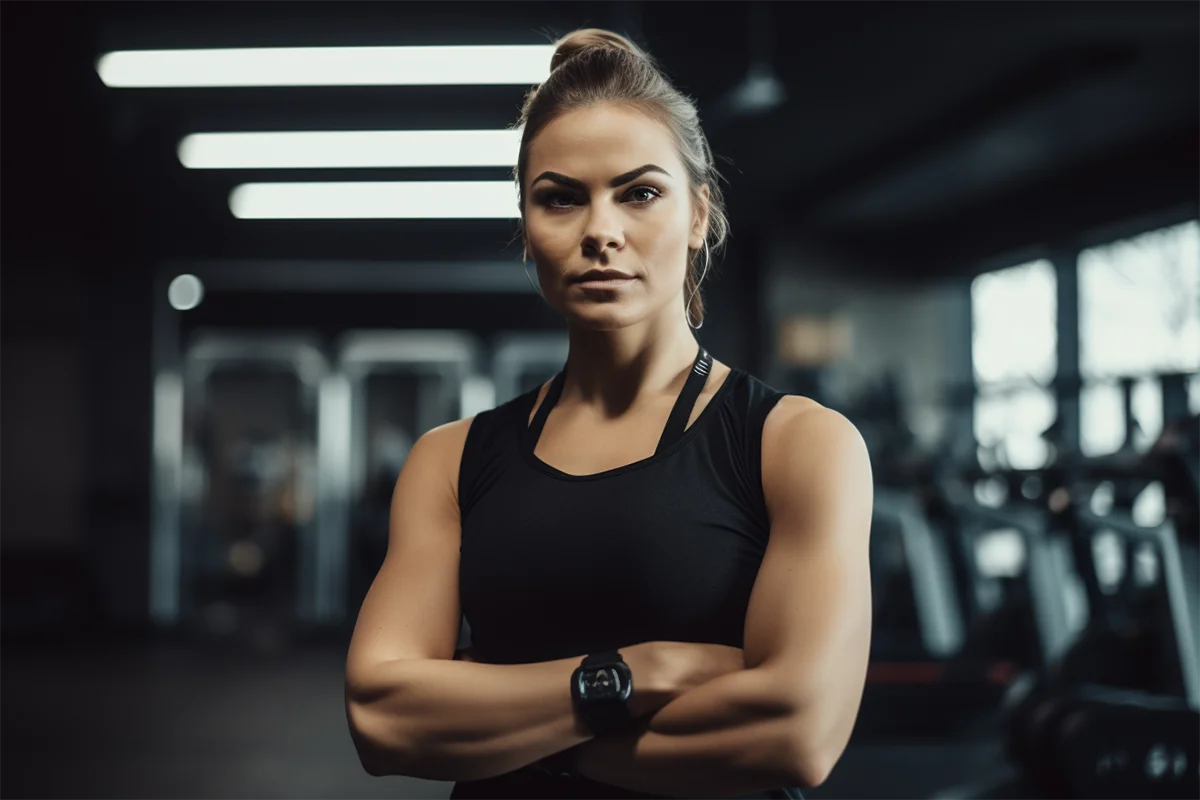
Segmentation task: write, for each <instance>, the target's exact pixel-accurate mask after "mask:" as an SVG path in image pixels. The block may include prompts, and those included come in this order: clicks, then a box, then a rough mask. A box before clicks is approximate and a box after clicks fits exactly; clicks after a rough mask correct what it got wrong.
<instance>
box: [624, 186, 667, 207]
mask: <svg viewBox="0 0 1200 800" xmlns="http://www.w3.org/2000/svg"><path fill="white" fill-rule="evenodd" d="M625 197H626V198H628V199H629V200H630V201H631V202H632V203H633V204H634V205H635V206H646V205H650V204H651V203H653V202H654V201H655V200H657V199H658V198H660V197H662V192H660V191H659V190H658V189H656V188H654V187H653V186H635V187H633V188H632V189H630V190H629V191H628V192H626V193H625Z"/></svg>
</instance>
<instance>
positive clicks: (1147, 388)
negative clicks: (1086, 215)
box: [1079, 221, 1200, 455]
mask: <svg viewBox="0 0 1200 800" xmlns="http://www.w3.org/2000/svg"><path fill="white" fill-rule="evenodd" d="M1197 369H1200V224H1198V223H1197V222H1195V221H1193V222H1187V223H1184V224H1182V225H1176V226H1173V227H1169V228H1163V229H1161V230H1157V231H1151V232H1150V233H1146V234H1143V235H1141V236H1137V237H1134V238H1132V239H1125V240H1122V241H1119V242H1114V243H1112V244H1108V245H1103V246H1101V247H1093V248H1091V249H1088V250H1084V251H1083V252H1081V253H1080V254H1079V371H1080V374H1081V376H1082V378H1083V381H1084V388H1083V391H1082V393H1081V395H1080V417H1081V418H1080V446H1081V448H1082V449H1083V452H1084V453H1085V454H1087V455H1102V454H1104V453H1111V452H1113V451H1114V450H1117V449H1118V448H1119V447H1120V446H1121V444H1122V443H1123V442H1124V441H1125V437H1126V431H1125V417H1124V412H1123V409H1122V400H1121V387H1120V384H1119V382H1118V380H1117V379H1118V378H1120V377H1123V376H1147V374H1148V373H1155V372H1191V371H1195V370H1197ZM1197 386H1198V384H1197V381H1196V379H1195V378H1193V379H1192V380H1191V382H1190V386H1189V396H1190V397H1189V406H1190V407H1191V408H1192V410H1193V412H1194V411H1195V410H1196V406H1197V399H1196V396H1197V394H1198V390H1197ZM1133 415H1134V418H1135V420H1136V421H1137V424H1138V428H1139V429H1140V430H1138V431H1134V436H1133V446H1134V447H1135V448H1136V449H1139V450H1145V449H1146V448H1147V447H1149V446H1150V444H1151V443H1152V442H1153V441H1154V439H1155V438H1156V437H1157V436H1158V435H1159V434H1160V433H1161V432H1162V426H1163V418H1162V389H1161V387H1160V385H1159V382H1158V381H1157V380H1155V379H1154V378H1152V377H1140V378H1139V379H1138V380H1137V382H1136V384H1135V385H1134V393H1133Z"/></svg>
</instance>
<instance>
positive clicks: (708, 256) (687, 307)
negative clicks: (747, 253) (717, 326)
mask: <svg viewBox="0 0 1200 800" xmlns="http://www.w3.org/2000/svg"><path fill="white" fill-rule="evenodd" d="M710 266H712V249H711V248H709V246H708V242H705V243H704V269H703V270H701V271H700V279H699V280H698V281H696V288H695V289H693V290H692V294H691V296H689V297H688V299H687V301H686V302H684V304H683V313H684V316H686V317H687V323H688V327H689V328H691V329H692V330H694V331H698V330H700V329H701V328H703V327H704V320H700V324H699V325H693V324H692V298H693V297H695V296H696V292H698V291H700V284H702V283H704V278H705V276H707V275H708V268H709V267H710Z"/></svg>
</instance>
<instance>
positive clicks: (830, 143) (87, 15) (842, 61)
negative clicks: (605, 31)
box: [0, 0, 1200, 277]
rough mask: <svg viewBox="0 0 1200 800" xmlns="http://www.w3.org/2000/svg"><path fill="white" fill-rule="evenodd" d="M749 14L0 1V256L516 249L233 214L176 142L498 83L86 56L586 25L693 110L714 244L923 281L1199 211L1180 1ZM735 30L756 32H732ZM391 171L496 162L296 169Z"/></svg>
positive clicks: (671, 6) (438, 109)
mask: <svg viewBox="0 0 1200 800" xmlns="http://www.w3.org/2000/svg"><path fill="white" fill-rule="evenodd" d="M766 5H767V6H768V8H767V9H766V12H767V18H766V19H765V20H764V19H763V18H762V17H755V16H753V15H754V13H755V10H754V9H753V8H752V7H751V4H749V3H721V2H704V3H699V2H641V3H631V2H621V3H597V2H574V3H568V2H556V3H517V2H489V3H466V2H445V1H444V0H443V2H436V3H402V2H395V3H393V2H369V3H361V4H360V3H351V2H338V3H333V4H329V3H321V2H296V3H290V2H268V3H252V2H236V3H234V2H205V3H196V4H193V3H187V2H130V3H106V2H86V3H78V4H76V3H65V2H16V1H14V0H6V2H4V3H3V4H0V13H2V14H3V24H2V25H0V31H2V34H3V46H2V48H0V55H2V59H3V69H2V70H0V75H2V80H3V90H2V92H0V97H2V98H3V116H2V119H3V123H2V126H3V127H2V133H3V139H2V141H3V150H2V161H0V174H2V175H3V183H2V187H3V198H2V208H3V225H2V230H3V239H2V243H3V247H4V256H5V261H6V263H5V266H6V269H8V268H11V267H12V266H13V264H14V261H20V260H21V259H23V258H24V259H29V258H39V259H41V258H46V257H55V256H59V257H73V258H82V259H86V258H89V257H106V258H112V259H122V258H129V259H133V260H141V261H144V262H146V263H150V262H154V261H157V260H160V259H190V258H270V259H293V258H318V259H331V258H337V259H347V258H351V259H357V258H361V259H372V260H382V259H387V260H409V259H412V260H434V259H447V260H466V259H480V258H495V257H497V256H501V255H503V256H505V257H507V256H515V253H516V251H515V249H514V248H513V247H511V246H510V245H509V243H510V241H511V239H512V235H513V232H514V225H513V224H512V223H510V222H497V221H457V222H456V221H438V222H416V221H302V222H297V221H266V222H264V221H243V220H237V219H235V218H234V217H233V216H232V215H231V214H230V212H229V209H228V205H227V197H228V193H229V191H230V189H231V188H232V187H233V186H234V185H236V184H237V183H241V182H243V181H245V180H248V179H261V178H263V177H264V173H263V172H259V173H255V172H252V171H189V170H185V169H184V168H183V167H182V166H181V165H180V164H179V162H178V160H177V158H176V155H175V148H176V145H177V144H178V141H179V140H180V138H182V137H183V136H184V135H186V134H188V133H193V132H198V131H229V130H255V129H259V130H288V129H290V130H302V129H330V128H345V129H355V128H395V129H399V128H441V127H463V128H476V127H498V126H504V125H508V124H510V123H512V122H513V120H514V119H515V116H516V112H517V107H518V105H519V103H520V102H521V99H522V95H523V93H524V90H523V89H522V88H521V87H366V88H338V87H328V88H283V89H279V88H276V89H259V88H240V89H170V90H168V89H125V90H114V89H108V88H106V87H105V86H104V85H103V84H102V83H101V82H100V80H99V78H98V77H97V75H96V72H95V69H94V63H95V60H96V58H97V57H98V56H99V55H100V54H102V53H103V52H106V51H108V50H112V49H138V48H174V47H219V46H283V45H355V44H357V45H382V44H391V45H396V44H455V43H530V42H538V41H545V40H546V38H547V37H548V36H551V35H555V34H560V33H563V32H566V31H568V30H571V29H572V28H575V27H580V26H584V25H597V26H604V27H613V28H615V29H617V30H622V31H625V32H628V33H629V34H631V35H632V36H633V37H634V38H636V39H638V40H639V41H640V42H641V43H643V44H644V45H645V46H646V47H647V48H648V49H649V50H650V51H651V52H652V53H654V54H655V56H656V57H657V58H658V59H659V61H660V63H661V64H662V65H663V66H664V67H665V68H666V69H667V71H668V72H669V73H670V74H671V75H672V77H673V78H674V79H675V80H676V82H677V84H678V85H679V86H680V87H681V88H682V89H683V90H684V91H685V92H687V93H688V94H690V95H692V96H693V97H695V98H696V99H697V100H698V101H699V105H700V110H701V116H702V118H703V119H704V120H705V121H706V124H707V128H708V131H709V137H710V139H711V142H712V145H713V149H714V151H715V152H716V153H717V154H718V155H719V156H720V157H721V158H722V163H723V168H722V169H723V172H724V174H725V175H726V177H727V178H728V180H729V186H728V189H727V193H728V198H729V202H730V207H731V216H732V221H733V225H734V232H735V237H736V238H735V240H734V244H735V247H736V246H737V244H738V242H739V241H741V242H745V241H747V240H757V241H762V240H763V239H764V238H765V237H774V236H784V237H792V238H795V239H807V240H813V241H815V242H817V243H819V244H821V245H822V246H825V247H828V248H832V249H834V250H835V251H842V252H844V253H845V254H846V255H847V259H846V261H847V262H848V263H852V264H857V265H859V269H861V270H862V271H863V273H864V275H865V274H880V273H884V272H891V273H893V274H904V275H911V276H913V277H917V276H926V277H932V276H936V275H945V274H950V273H962V272H966V271H970V270H973V269H976V268H978V265H979V264H982V263H984V262H985V261H986V260H988V259H990V258H994V257H996V256H998V255H1003V254H1009V253H1014V252H1019V251H1022V250H1026V249H1029V248H1038V247H1043V246H1048V245H1055V244H1062V243H1070V242H1072V241H1085V240H1087V237H1088V236H1089V235H1097V234H1096V233H1095V232H1096V231H1098V230H1101V229H1110V230H1111V226H1114V225H1118V226H1119V225H1122V224H1125V225H1135V226H1136V225H1137V224H1140V223H1139V222H1137V220H1147V219H1153V220H1162V221H1164V222H1167V221H1173V220H1174V219H1177V218H1185V217H1188V216H1195V215H1196V213H1197V206H1198V196H1200V192H1198V189H1197V176H1198V174H1200V4H1197V3H1194V2H1165V3H1164V2H1152V1H1151V0H1137V1H1136V2H1128V3H1126V2H1096V3H1092V2H1060V3H1050V2H1042V3H1018V2H1002V3H985V2H958V3H952V2H933V3H916V2H904V3H898V2H888V3H884V2H880V3H868V2H838V3H815V2H806V3H782V2H776V3H769V4H766ZM761 11H762V9H761V8H760V9H759V12H760V13H761ZM753 20H758V21H759V23H760V26H761V25H763V24H765V29H766V30H768V31H769V32H770V33H771V36H770V37H769V40H768V41H763V40H761V39H753V37H751V36H750V35H749V34H750V32H751V31H753V30H754V29H755V28H754V27H753V26H752V25H751V23H752V21H753ZM752 40H753V41H754V44H753V45H751V41H752ZM752 51H753V52H754V53H758V54H760V55H766V56H767V57H769V58H770V61H771V63H772V64H773V66H774V68H775V70H776V72H777V74H778V76H779V77H780V79H781V80H782V82H783V85H784V86H785V88H786V91H787V100H786V102H785V104H784V105H783V106H781V107H780V108H778V109H776V110H774V111H773V112H770V113H768V114H765V115H760V116H757V117H753V116H752V117H738V116H735V115H731V114H729V113H722V109H723V108H724V106H723V105H722V98H723V97H725V96H726V95H727V93H728V92H729V91H730V90H731V89H732V88H733V87H735V86H736V85H737V84H738V83H739V82H740V81H741V80H742V78H743V76H744V75H745V70H746V68H747V66H748V63H749V61H750V56H751V52H752ZM401 175H402V176H404V177H406V178H411V177H420V178H429V177H434V178H438V177H454V178H502V177H505V176H506V175H505V171H504V170H487V169H475V170H454V171H450V170H403V171H401V170H322V171H320V174H319V177H318V178H317V179H330V180H347V179H376V180H377V179H387V178H393V179H394V178H397V177H399V176H401ZM268 177H269V178H270V179H281V180H313V179H314V177H313V174H312V173H311V172H310V173H305V172H301V171H292V172H287V171H274V170H272V171H270V172H269V175H268ZM506 247H507V249H505V248H506Z"/></svg>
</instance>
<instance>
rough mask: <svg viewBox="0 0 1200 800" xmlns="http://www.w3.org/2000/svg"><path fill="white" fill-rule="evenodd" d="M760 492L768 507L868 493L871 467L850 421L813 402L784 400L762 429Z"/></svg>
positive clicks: (795, 398) (796, 398)
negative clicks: (832, 494)
mask: <svg viewBox="0 0 1200 800" xmlns="http://www.w3.org/2000/svg"><path fill="white" fill-rule="evenodd" d="M762 471H763V491H764V493H765V494H766V495H767V500H768V504H771V501H772V499H775V500H776V501H780V500H781V499H782V498H784V497H793V498H796V499H799V498H800V497H804V496H811V494H812V493H823V492H827V491H834V492H836V493H838V494H842V493H845V492H850V493H852V494H859V493H861V492H864V491H866V492H870V488H871V485H872V478H871V464H870V458H869V456H868V454H867V446H866V443H865V442H864V441H863V437H862V434H860V433H859V431H858V428H856V427H855V426H854V424H853V423H852V422H850V420H848V419H846V418H845V417H844V416H842V415H841V414H839V413H838V412H837V411H834V410H833V409H830V408H826V407H825V406H823V405H821V404H820V403H818V402H816V401H815V400H811V399H809V398H807V397H801V396H799V395H784V396H783V397H780V398H779V401H778V402H777V403H776V404H775V407H774V408H773V409H771V412H770V413H769V414H768V415H767V419H766V421H765V422H764V423H763V434H762Z"/></svg>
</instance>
